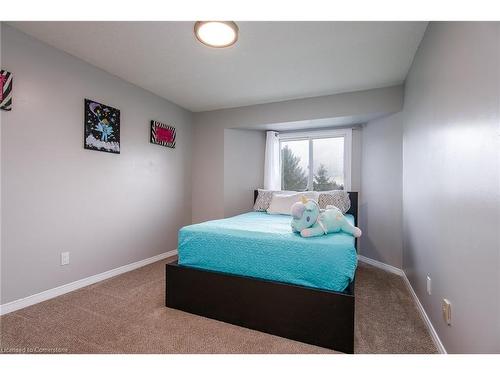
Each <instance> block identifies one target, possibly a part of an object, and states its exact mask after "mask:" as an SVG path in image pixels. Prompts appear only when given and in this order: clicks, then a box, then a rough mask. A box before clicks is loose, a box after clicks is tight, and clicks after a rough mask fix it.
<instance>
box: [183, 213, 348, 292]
mask: <svg viewBox="0 0 500 375" xmlns="http://www.w3.org/2000/svg"><path fill="white" fill-rule="evenodd" d="M346 217H348V219H349V220H350V221H351V222H353V216H352V215H347V216H346ZM290 221H291V217H290V216H286V215H269V214H267V213H263V212H249V213H246V214H243V215H238V216H234V217H231V218H227V219H222V220H213V221H207V222H204V223H200V224H194V225H189V226H186V227H183V228H182V229H181V230H180V233H179V246H178V252H179V264H180V265H183V266H189V267H196V268H202V269H206V270H212V271H219V272H224V273H229V274H235V275H243V276H251V277H256V278H261V279H267V280H273V281H280V282H285V283H290V284H297V285H303V286H307V287H313V288H320V289H327V290H332V291H343V290H345V289H346V287H347V286H348V285H349V283H350V282H351V281H352V280H353V278H354V273H355V270H356V266H357V256H356V249H355V247H354V237H352V236H351V235H349V234H346V233H334V234H328V235H325V236H320V237H312V238H302V237H301V236H300V235H299V234H297V233H293V232H292V230H291V228H290Z"/></svg>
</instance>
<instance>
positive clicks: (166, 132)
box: [150, 120, 175, 148]
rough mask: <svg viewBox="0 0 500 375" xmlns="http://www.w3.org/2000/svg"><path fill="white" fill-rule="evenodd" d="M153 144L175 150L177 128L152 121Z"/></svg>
mask: <svg viewBox="0 0 500 375" xmlns="http://www.w3.org/2000/svg"><path fill="white" fill-rule="evenodd" d="M150 141H151V143H154V144H156V145H160V146H165V147H170V148H175V128H174V127H173V126H170V125H167V124H164V123H162V122H159V121H153V120H152V121H151V138H150Z"/></svg>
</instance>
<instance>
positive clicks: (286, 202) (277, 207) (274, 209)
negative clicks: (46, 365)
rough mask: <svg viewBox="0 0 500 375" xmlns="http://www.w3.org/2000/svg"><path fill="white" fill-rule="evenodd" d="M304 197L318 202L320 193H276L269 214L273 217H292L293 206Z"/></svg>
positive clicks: (268, 210)
mask: <svg viewBox="0 0 500 375" xmlns="http://www.w3.org/2000/svg"><path fill="white" fill-rule="evenodd" d="M302 196H304V197H306V198H307V199H312V200H315V201H318V193H317V192H315V191H306V192H303V193H295V194H283V193H274V194H273V196H272V199H271V204H270V205H269V208H268V209H267V213H268V214H271V215H291V214H292V213H291V210H292V206H293V204H294V203H296V202H299V201H300V198H301V197H302Z"/></svg>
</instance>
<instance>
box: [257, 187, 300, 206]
mask: <svg viewBox="0 0 500 375" xmlns="http://www.w3.org/2000/svg"><path fill="white" fill-rule="evenodd" d="M257 191H258V194H257V199H256V200H255V203H254V205H253V210H254V211H267V209H268V208H269V205H270V204H271V199H272V197H273V193H278V194H295V193H296V191H286V190H284V191H279V190H264V189H257Z"/></svg>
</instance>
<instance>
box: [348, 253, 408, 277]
mask: <svg viewBox="0 0 500 375" xmlns="http://www.w3.org/2000/svg"><path fill="white" fill-rule="evenodd" d="M358 260H359V261H360V262H363V263H366V264H369V265H371V266H373V267H377V268H380V269H383V270H384V271H387V272H390V273H395V274H396V275H399V276H403V275H404V272H403V270H402V269H401V268H397V267H394V266H391V265H390V264H387V263H382V262H379V261H378V260H375V259H371V258H367V257H365V256H363V255H358Z"/></svg>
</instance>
